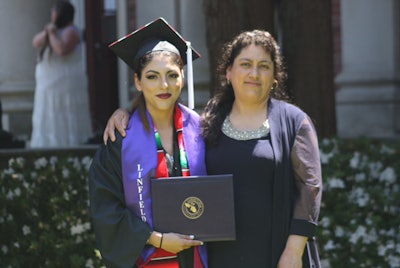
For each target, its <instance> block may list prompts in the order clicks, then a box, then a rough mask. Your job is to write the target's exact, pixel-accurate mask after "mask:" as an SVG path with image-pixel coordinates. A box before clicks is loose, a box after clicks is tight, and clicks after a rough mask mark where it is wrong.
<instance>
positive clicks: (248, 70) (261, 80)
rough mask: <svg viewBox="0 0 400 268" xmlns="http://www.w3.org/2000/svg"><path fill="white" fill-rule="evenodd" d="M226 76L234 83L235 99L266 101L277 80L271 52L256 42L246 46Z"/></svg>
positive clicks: (241, 100)
mask: <svg viewBox="0 0 400 268" xmlns="http://www.w3.org/2000/svg"><path fill="white" fill-rule="evenodd" d="M226 78H227V79H228V80H230V81H231V83H232V87H233V91H234V93H235V101H239V102H243V103H263V102H266V101H267V100H268V98H269V93H270V91H271V87H272V85H273V83H274V82H275V79H274V64H273V62H272V60H271V56H270V54H269V53H267V52H266V51H265V50H264V49H263V48H262V47H261V46H256V45H254V44H250V45H249V46H247V47H244V48H243V49H242V51H241V52H240V54H239V55H238V56H237V57H236V58H235V60H234V62H233V64H232V66H230V67H228V68H227V71H226Z"/></svg>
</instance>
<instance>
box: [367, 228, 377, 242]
mask: <svg viewBox="0 0 400 268" xmlns="http://www.w3.org/2000/svg"><path fill="white" fill-rule="evenodd" d="M377 240H378V234H377V233H376V230H375V229H372V230H370V231H369V232H368V234H367V235H365V236H364V237H363V242H364V243H365V244H371V243H373V242H376V241H377Z"/></svg>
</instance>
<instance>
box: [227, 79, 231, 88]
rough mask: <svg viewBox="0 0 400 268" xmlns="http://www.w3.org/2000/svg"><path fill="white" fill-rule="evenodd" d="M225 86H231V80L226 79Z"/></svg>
mask: <svg viewBox="0 0 400 268" xmlns="http://www.w3.org/2000/svg"><path fill="white" fill-rule="evenodd" d="M226 84H227V85H228V86H230V85H231V80H229V79H228V78H227V79H226Z"/></svg>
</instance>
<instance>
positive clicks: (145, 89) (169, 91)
mask: <svg viewBox="0 0 400 268" xmlns="http://www.w3.org/2000/svg"><path fill="white" fill-rule="evenodd" d="M135 85H136V88H137V89H138V90H139V91H141V92H142V93H143V95H144V99H145V101H146V107H147V109H148V111H149V112H150V114H152V115H153V114H154V113H163V112H171V111H173V109H174V107H175V103H176V101H177V100H178V98H179V96H180V94H181V91H182V87H183V71H182V69H181V68H180V66H179V65H178V64H177V63H176V62H174V61H173V59H172V57H171V56H170V55H168V54H162V53H158V54H155V55H154V56H153V57H152V59H151V61H149V62H148V63H147V65H146V66H145V67H144V68H143V70H142V72H141V77H140V78H139V76H138V75H137V74H135Z"/></svg>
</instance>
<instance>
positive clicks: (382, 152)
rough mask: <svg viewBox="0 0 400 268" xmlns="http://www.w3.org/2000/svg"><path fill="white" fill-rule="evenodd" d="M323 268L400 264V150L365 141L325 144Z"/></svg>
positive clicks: (320, 241) (321, 228)
mask: <svg viewBox="0 0 400 268" xmlns="http://www.w3.org/2000/svg"><path fill="white" fill-rule="evenodd" d="M320 152H321V162H322V172H323V180H324V192H323V197H322V200H323V202H322V207H321V213H320V226H319V228H318V232H319V233H318V234H317V240H318V244H319V248H320V256H321V261H322V267H375V268H376V267H400V217H399V213H400V188H399V187H400V184H399V182H400V181H399V174H400V164H399V160H400V150H399V146H398V144H391V143H389V142H382V141H380V142H379V141H372V140H368V139H359V140H338V139H333V140H323V141H322V142H321V143H320Z"/></svg>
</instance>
